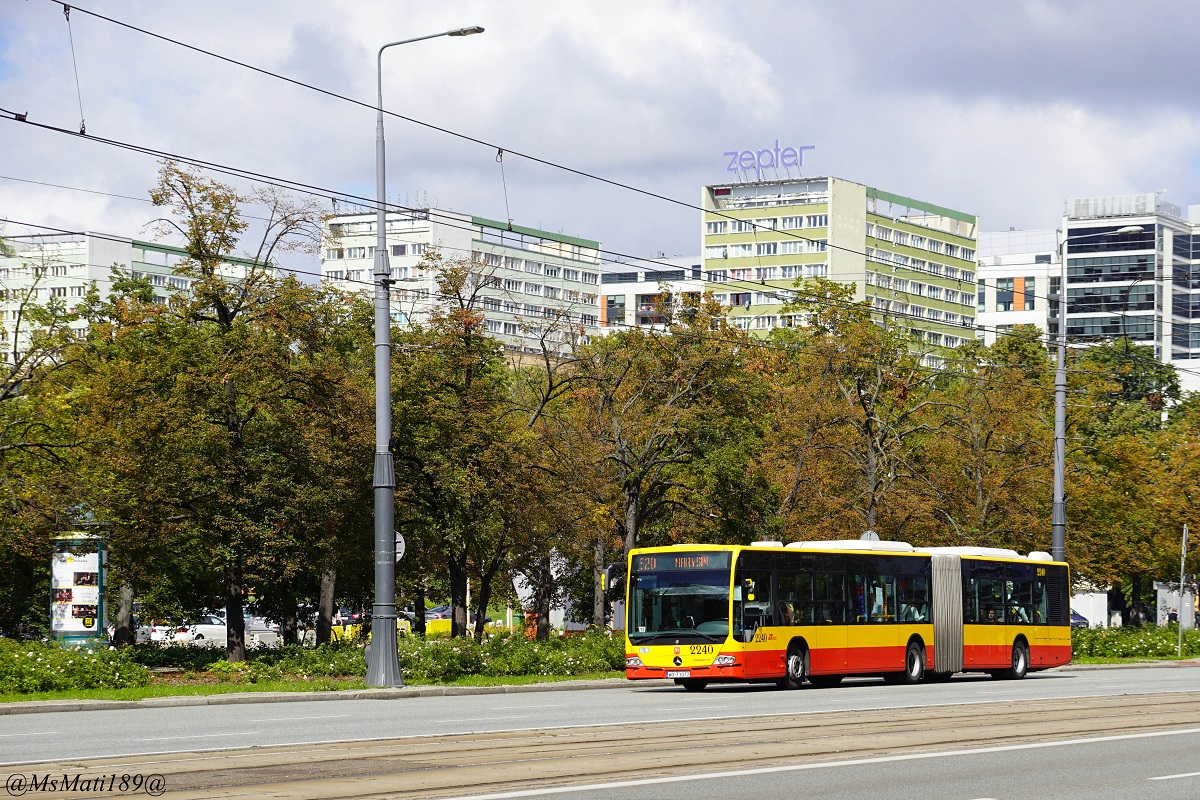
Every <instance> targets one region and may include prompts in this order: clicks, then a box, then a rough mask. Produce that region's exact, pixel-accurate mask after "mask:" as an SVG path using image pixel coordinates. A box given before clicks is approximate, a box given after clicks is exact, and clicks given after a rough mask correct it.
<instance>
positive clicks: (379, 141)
mask: <svg viewBox="0 0 1200 800" xmlns="http://www.w3.org/2000/svg"><path fill="white" fill-rule="evenodd" d="M474 33H483V28H480V27H478V26H474V27H470V28H456V29H454V30H452V31H443V32H442V33H433V34H430V35H428V36H418V37H416V38H413V39H403V40H401V41H398V42H389V43H388V44H385V45H384V46H383V47H381V48H379V55H378V56H377V58H376V78H377V81H376V86H377V90H378V91H377V92H376V109H377V113H378V116H377V120H376V126H375V198H376V213H375V228H376V231H375V234H376V235H375V267H374V273H373V274H374V278H375V466H374V477H373V479H372V481H371V485H372V487H373V489H374V493H375V604H374V606H373V607H372V609H371V648H370V650H368V651H367V685H368V686H380V687H393V686H403V685H404V679H403V678H402V677H401V675H400V659H399V656H398V654H397V652H396V525H395V515H396V508H395V502H396V471H395V468H394V466H393V464H392V323H391V297H390V295H391V288H390V287H391V283H392V270H391V265H390V263H389V261H388V252H387V212H386V210H385V207H386V205H387V181H386V179H385V177H384V144H383V51H384V50H386V49H388V48H389V47H396V46H397V45H401V44H411V43H413V42H421V41H424V40H425V39H436V38H438V37H440V36H470V35H471V34H474Z"/></svg>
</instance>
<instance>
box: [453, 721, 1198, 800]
mask: <svg viewBox="0 0 1200 800" xmlns="http://www.w3.org/2000/svg"><path fill="white" fill-rule="evenodd" d="M1198 733H1200V728H1186V729H1184V730H1178V731H1149V732H1145V733H1123V734H1116V735H1113V736H1095V737H1091V738H1087V739H1064V740H1062V741H1057V742H1029V743H1027V744H1009V745H997V746H994V747H979V748H968V749H963V750H946V751H943V752H940V753H909V754H907V755H898V756H874V757H872V758H859V759H853V760H848V761H820V762H816V763H811V764H787V765H784V766H779V767H751V768H748V769H731V770H724V771H722V772H707V773H702V774H698V775H697V774H692V775H673V776H670V777H663V778H640V779H637V780H629V781H607V782H605V783H589V784H583V785H579V786H556V787H554V788H549V789H518V790H517V791H512V792H496V793H493V794H466V795H459V796H457V797H452V798H447V800H511V798H517V797H539V796H542V795H548V794H569V793H575V792H592V791H597V790H607V789H628V788H632V787H635V786H659V785H662V784H666V783H687V782H690V781H706V780H713V779H721V778H744V777H747V776H751V775H773V774H778V773H783V772H803V771H806V770H811V769H831V768H834V767H857V766H863V765H867V764H891V763H896V762H900V761H924V760H927V759H932V758H953V757H956V756H976V755H984V754H989V753H1011V752H1015V751H1018V750H1039V749H1043V748H1047V747H1067V746H1069V745H1075V744H1096V743H1098V742H1122V741H1127V740H1129V739H1149V738H1153V737H1160V736H1184V735H1194V734H1198ZM1168 777H1174V776H1168ZM1178 777H1182V776H1178Z"/></svg>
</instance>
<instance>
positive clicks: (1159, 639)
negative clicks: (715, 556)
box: [1071, 625, 1200, 658]
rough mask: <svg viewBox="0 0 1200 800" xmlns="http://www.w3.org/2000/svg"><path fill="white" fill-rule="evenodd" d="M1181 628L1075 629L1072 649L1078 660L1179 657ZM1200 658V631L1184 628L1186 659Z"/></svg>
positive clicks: (1171, 626)
mask: <svg viewBox="0 0 1200 800" xmlns="http://www.w3.org/2000/svg"><path fill="white" fill-rule="evenodd" d="M1178 647H1179V628H1178V627H1176V626H1175V625H1168V626H1166V627H1164V628H1160V627H1157V626H1152V625H1144V626H1142V627H1140V628H1138V627H1132V626H1126V627H1121V628H1075V629H1074V630H1072V631H1071V650H1072V653H1073V654H1074V656H1075V657H1076V658H1082V657H1092V658H1175V657H1176V653H1177V652H1178V650H1177V648H1178ZM1197 656H1200V630H1191V629H1186V628H1185V629H1184V631H1183V657H1184V658H1195V657H1197Z"/></svg>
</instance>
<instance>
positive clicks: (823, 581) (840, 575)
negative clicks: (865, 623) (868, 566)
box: [804, 556, 849, 675]
mask: <svg viewBox="0 0 1200 800" xmlns="http://www.w3.org/2000/svg"><path fill="white" fill-rule="evenodd" d="M814 561H815V563H814V565H813V566H814V567H815V568H816V569H815V571H814V572H812V573H811V574H810V575H809V580H810V583H811V586H812V593H813V594H812V602H811V603H810V604H809V605H808V608H807V609H806V610H805V612H804V616H805V618H806V619H807V620H811V622H810V623H808V624H811V625H812V626H813V627H811V628H809V630H810V631H811V636H810V638H809V642H808V647H809V671H810V672H811V673H812V674H814V675H842V674H845V673H846V671H847V667H848V666H849V663H848V661H847V660H846V635H847V634H846V621H847V617H848V613H847V608H846V574H845V572H844V571H843V570H844V569H845V567H844V563H845V559H844V557H842V556H817V557H815V558H814Z"/></svg>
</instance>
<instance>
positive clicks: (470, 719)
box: [433, 714, 529, 725]
mask: <svg viewBox="0 0 1200 800" xmlns="http://www.w3.org/2000/svg"><path fill="white" fill-rule="evenodd" d="M528 718H529V715H528V714H521V715H519V716H516V717H513V716H506V717H456V718H454V719H435V720H434V721H433V722H434V724H435V725H445V724H446V723H448V722H492V721H494V720H498V719H528Z"/></svg>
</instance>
